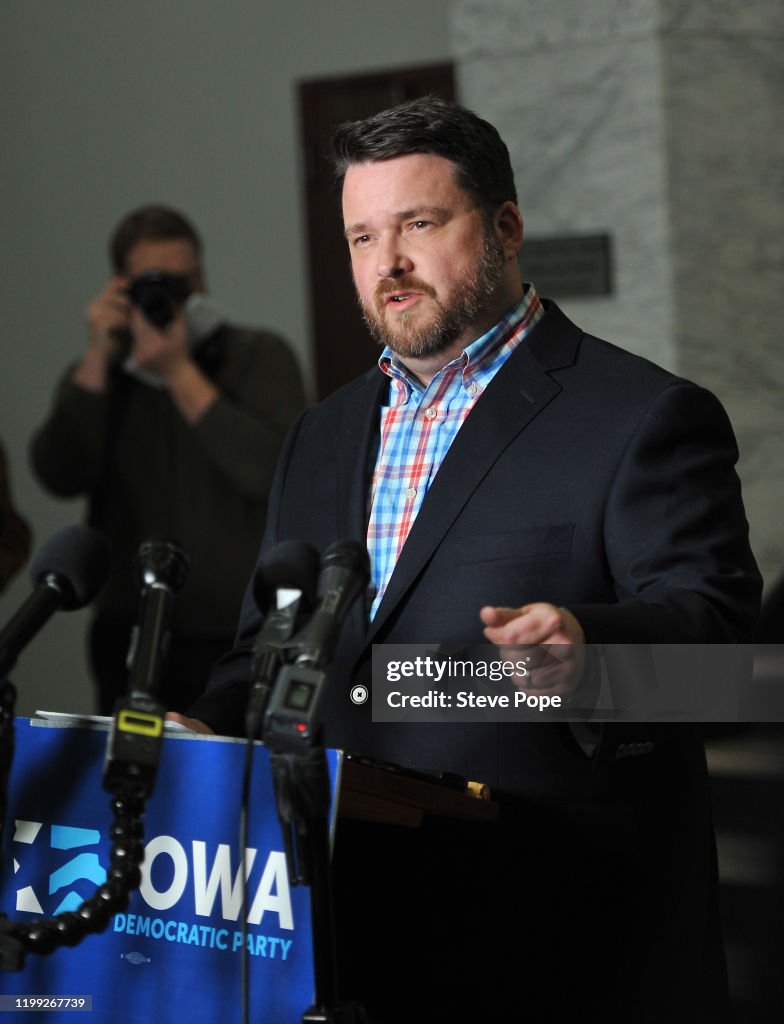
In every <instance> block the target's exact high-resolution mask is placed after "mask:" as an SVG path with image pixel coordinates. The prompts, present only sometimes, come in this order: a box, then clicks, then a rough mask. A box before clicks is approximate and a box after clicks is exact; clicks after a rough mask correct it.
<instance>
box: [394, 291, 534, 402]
mask: <svg viewBox="0 0 784 1024" xmlns="http://www.w3.org/2000/svg"><path fill="white" fill-rule="evenodd" d="M523 287H524V289H525V291H524V294H523V297H522V299H521V300H520V301H519V302H518V303H516V304H515V305H514V306H513V307H512V308H511V309H510V310H509V311H508V312H507V313H506V314H505V315H504V316H503V317H502V318H501V319H500V320H499V321H498V323H497V324H494V326H493V327H491V328H490V330H489V331H486V332H485V333H484V334H483V335H482V336H481V337H479V338H477V339H476V341H472V342H471V344H470V345H466V347H465V348H464V349H463V351H462V352H461V353H460V355H459V356H456V357H455V358H454V359H452V360H451V361H450V362H449V363H447V364H446V366H443V367H442V368H441V369H440V370H439V371H438V374H436V377H437V376H439V374H443V373H444V372H445V371H447V370H451V372H452V373H454V372H455V371H456V370H457V369H458V368H462V376H463V383H464V385H465V386H468V383H469V381H471V380H476V379H479V378H481V381H482V384H483V385H484V384H486V383H489V381H490V380H491V379H492V377H493V375H494V373H495V372H496V371H497V370H498V369H500V367H501V365H502V364H503V362H505V360H506V357H507V356H508V355H510V354H511V351H512V350H513V349H514V348H515V347H516V346H517V345H518V344H519V343H520V342H521V341H522V340H523V338H524V337H525V336H526V335H527V334H528V332H529V331H530V330H531V328H532V327H533V326H534V324H536V322H537V321H538V320H539V319H540V317H541V316H542V315H543V314H544V308H543V306H542V303H541V300H540V299H539V296H538V295H537V293H536V289H535V288H534V286H533V285H532V284H525V285H524V286H523ZM378 365H379V368H380V369H381V370H382V372H383V373H385V374H386V375H387V376H388V377H390V378H391V381H390V383H391V385H392V387H391V388H390V392H391V397H392V399H393V404H397V402H401V401H407V399H408V396H409V395H410V394H411V391H412V390H413V391H418V392H422V391H423V390H424V389H423V387H422V382H421V381H420V380H419V379H418V378H417V377H415V376H414V374H412V373H411V371H410V370H409V369H408V368H407V367H406V365H405V364H404V363H403V362H401V360H400V358H399V357H398V356H397V355H396V354H395V353H394V352H393V351H392V349H391V348H389V346H388V345H387V346H385V348H384V350H383V352H382V353H381V355H380V356H379V358H378ZM434 379H435V378H434Z"/></svg>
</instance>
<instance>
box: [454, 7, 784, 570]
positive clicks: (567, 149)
mask: <svg viewBox="0 0 784 1024" xmlns="http://www.w3.org/2000/svg"><path fill="white" fill-rule="evenodd" d="M451 30H452V48H453V52H454V54H455V60H456V64H457V69H458V83H459V92H460V97H461V100H462V101H463V102H464V103H465V104H466V105H467V106H469V107H472V108H473V109H475V110H476V111H477V112H478V113H480V114H482V116H484V117H487V118H488V120H490V121H492V122H493V123H494V124H495V125H496V126H497V127H498V128H499V130H500V132H501V134H502V135H503V137H504V139H505V140H506V142H507V144H508V145H509V149H510V152H511V155H512V162H513V165H514V167H515V173H516V175H517V182H518V191H519V195H520V205H521V208H522V210H523V215H524V217H525V220H526V231H527V234H528V236H529V238H534V237H551V236H558V235H562V236H568V235H580V234H598V233H608V234H610V235H611V237H612V245H613V272H614V290H613V293H612V294H611V295H609V296H597V297H591V298H581V299H576V298H572V297H570V296H567V295H564V296H558V295H554V296H553V297H554V298H556V299H558V300H559V302H560V303H561V305H562V306H563V308H564V309H565V311H566V312H567V313H568V314H569V315H570V316H571V317H572V318H573V319H575V320H576V321H577V322H578V323H580V324H581V325H582V326H584V327H585V328H586V329H588V330H591V331H592V332H594V333H596V334H599V335H601V336H603V337H605V338H607V339H609V340H611V341H615V342H617V343H618V344H621V345H623V346H624V347H626V348H630V349H632V350H633V351H636V352H639V353H640V354H642V355H645V356H647V357H648V358H651V359H653V360H655V361H656V362H659V363H661V364H662V365H664V366H667V367H668V368H670V369H673V370H675V371H676V372H679V373H682V374H684V375H685V376H688V377H691V378H692V379H694V380H697V381H699V382H700V383H702V384H705V385H706V386H707V387H710V388H711V389H712V390H714V391H715V392H716V393H717V394H718V395H719V397H720V398H721V399H722V401H723V402H724V404H725V406H726V408H727V410H728V412H729V414H730V417H731V419H732V421H733V424H734V426H735V429H736V433H737V435H738V440H739V444H740V448H741V459H740V462H739V472H740V475H741V479H742V482H743V487H744V495H745V498H746V506H747V511H748V516H749V521H750V525H751V535H752V543H753V546H754V550H755V553H756V555H757V558H758V560H759V562H760V567H761V568H762V570H763V574H764V575H765V578H766V583H768V584H770V583H771V582H772V581H773V579H774V578H775V577H776V576H777V575H778V573H779V572H780V571H782V570H784V521H782V517H781V514H780V511H779V510H780V508H781V507H782V504H784V401H782V397H783V396H784V352H782V348H781V345H780V344H779V334H780V326H779V325H780V324H781V323H782V322H784V274H782V271H783V270H784V244H782V239H783V238H784V188H782V185H784V170H783V169H784V159H783V158H784V115H783V113H782V111H784V47H782V41H783V40H784V6H783V5H781V3H780V2H778V0H751V2H748V3H744V4H743V5H741V4H737V3H735V2H734V0H733V2H730V0H691V2H688V0H591V3H590V4H586V3H584V2H581V0H456V3H455V5H454V9H453V16H452V26H451ZM523 266H525V250H523Z"/></svg>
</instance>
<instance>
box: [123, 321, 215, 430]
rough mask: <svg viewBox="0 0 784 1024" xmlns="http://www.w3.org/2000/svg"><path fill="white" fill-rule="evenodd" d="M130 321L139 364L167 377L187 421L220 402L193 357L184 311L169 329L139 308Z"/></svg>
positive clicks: (162, 376) (172, 393) (167, 382)
mask: <svg viewBox="0 0 784 1024" xmlns="http://www.w3.org/2000/svg"><path fill="white" fill-rule="evenodd" d="M130 322H131V330H132V331H133V337H134V343H133V349H132V350H131V355H132V356H133V358H134V361H135V362H136V365H137V366H139V367H142V368H143V369H145V370H149V371H150V372H151V373H156V374H157V375H158V376H159V377H160V378H161V380H163V382H164V384H165V385H166V387H167V388H168V389H169V394H170V395H171V397H172V400H173V401H174V404H175V405H176V406H177V408H178V409H179V410H180V413H181V415H182V417H183V419H184V420H185V422H186V423H188V424H190V425H191V426H193V425H194V424H195V423H198V421H199V420H200V419H201V418H202V416H203V415H204V414H205V413H206V412H207V410H208V409H209V408H210V407H211V406H212V405H213V404H214V403H215V402H216V401H217V399H218V395H219V392H218V389H217V388H216V387H215V385H214V384H213V383H212V381H211V380H209V378H207V377H205V375H204V374H203V373H202V372H201V370H200V369H199V367H198V366H197V365H196V363H195V361H194V360H193V358H192V356H191V350H190V344H189V340H188V325H187V323H186V320H185V316H184V315H183V313H182V312H179V311H178V312H177V313H176V314H175V317H174V319H173V320H172V322H171V323H170V324H169V326H168V327H166V328H165V330H161V329H159V328H158V327H154V326H153V325H152V324H151V323H149V321H147V320H146V319H145V317H144V316H143V315H142V313H141V311H140V310H138V309H135V308H132V309H131V315H130Z"/></svg>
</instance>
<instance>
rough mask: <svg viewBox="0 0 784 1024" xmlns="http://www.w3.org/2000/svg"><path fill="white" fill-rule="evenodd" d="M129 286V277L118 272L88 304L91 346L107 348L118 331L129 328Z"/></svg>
mask: <svg viewBox="0 0 784 1024" xmlns="http://www.w3.org/2000/svg"><path fill="white" fill-rule="evenodd" d="M127 287H128V278H127V277H124V276H122V275H121V274H116V275H115V276H114V277H113V278H112V279H111V280H110V281H109V282H108V284H107V285H106V286H105V287H104V288H103V289H102V291H100V292H99V293H98V295H96V297H95V298H94V299H93V300H92V302H91V303H90V304H89V305H88V307H87V340H88V342H89V344H90V345H91V346H93V347H96V348H99V349H101V348H106V346H107V343H108V342H113V341H114V337H113V335H114V334H115V333H116V332H118V331H127V330H128V328H129V322H128V317H129V315H130V311H131V301H130V299H129V298H128V296H127V294H126V289H127ZM115 345H116V342H115Z"/></svg>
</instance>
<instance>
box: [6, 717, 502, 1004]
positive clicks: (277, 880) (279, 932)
mask: <svg viewBox="0 0 784 1024" xmlns="http://www.w3.org/2000/svg"><path fill="white" fill-rule="evenodd" d="M15 733H16V735H15V740H16V749H15V755H14V759H13V763H12V766H11V773H10V779H9V784H8V811H7V815H6V821H5V823H4V829H3V837H2V868H1V873H0V910H1V911H2V912H3V913H5V914H6V915H7V916H8V917H10V918H13V919H16V920H28V919H29V920H32V919H33V918H36V917H52V916H55V915H57V914H59V913H61V912H63V911H66V910H73V909H75V908H76V907H78V906H79V905H80V904H81V902H82V901H83V900H84V899H87V898H88V897H90V896H91V895H92V894H93V892H94V891H95V888H96V886H97V885H100V884H101V883H102V881H103V880H104V878H105V874H106V866H107V864H108V856H109V850H110V847H111V843H110V838H109V836H108V827H109V825H110V823H111V812H110V796H109V794H108V793H106V792H105V791H104V789H103V788H102V769H103V759H104V755H105V752H106V742H107V736H108V733H107V730H106V728H105V727H104V728H97V727H89V728H88V727H83V726H81V727H80V726H69V727H53V726H51V725H45V724H42V723H40V722H38V721H37V720H29V719H17V721H16V728H15ZM244 747H245V743H244V741H241V740H232V739H228V738H223V737H203V736H196V735H194V734H190V733H171V734H167V735H166V737H165V739H164V742H163V751H162V755H161V760H160V764H159V769H158V776H157V780H156V783H155V790H154V792H153V794H152V796H151V798H150V799H149V800H148V802H147V807H146V810H145V815H144V833H145V834H144V841H145V861H144V865H143V868H142V882H141V885H140V886H139V889H138V890H137V891H136V892H134V894H133V897H132V899H131V902H130V905H129V907H128V908H127V911H126V912H125V913H121V914H116V915H115V917H114V918H113V919H112V921H111V922H110V924H109V926H108V928H107V929H106V930H105V931H104V932H102V933H99V934H95V935H89V936H88V937H86V938H85V939H84V940H83V941H82V942H81V943H80V944H79V945H77V946H75V947H73V948H67V947H63V948H60V949H58V950H56V951H55V952H54V953H52V954H50V955H48V956H34V955H28V957H27V959H26V962H25V966H24V969H23V970H22V971H19V972H0V1006H1V1007H2V1009H3V1010H5V1009H11V1010H13V1009H14V1008H16V1009H18V1010H19V1011H20V1012H24V1011H26V1010H28V1009H31V1008H35V1007H34V1006H31V1005H30V1004H29V1002H27V1003H25V1002H24V1001H25V1000H28V1001H29V1000H30V999H35V1000H41V999H46V1000H50V1003H49V1004H48V1005H46V1006H44V1005H43V1004H41V1003H40V1002H39V1003H38V1004H37V1008H39V1009H46V1011H47V1017H46V1018H45V1019H46V1020H47V1021H48V1022H59V1021H63V1022H65V1021H68V1022H71V1024H73V1021H74V1013H79V1012H85V1013H89V1017H88V1018H87V1019H89V1020H90V1021H91V1022H92V1024H141V1022H149V1021H156V1022H158V1021H169V1020H188V1021H191V1022H193V1024H200V1022H204V1024H208V1022H209V1024H213V1022H214V1021H218V1020H226V1019H231V1017H232V1015H236V1008H237V1007H238V1006H239V1000H240V986H241V969H242V965H241V952H242V949H243V929H242V921H241V916H240V914H241V907H242V888H241V875H240V867H241V858H240V852H239V841H238V839H239V836H238V833H239V825H238V822H239V812H240V795H241V776H242V761H243V757H244ZM256 748H257V749H256V750H255V752H254V771H253V779H252V790H251V805H250V819H249V828H248V839H247V844H246V851H245V865H246V875H247V902H246V909H247V927H246V943H247V957H248V964H249V968H248V970H249V974H248V977H249V990H250V997H249V1018H250V1021H251V1022H269V1024H287V1022H289V1021H290V1022H291V1024H299V1022H300V1020H301V1016H302V1013H303V1012H304V1010H305V1009H306V1008H307V1007H308V1005H309V1004H310V1003H311V1001H312V998H313V949H312V934H311V918H310V894H309V890H308V888H307V887H303V886H292V885H290V884H289V879H288V875H287V867H286V861H285V856H284V853H283V851H282V843H281V833H280V824H279V821H278V817H277V809H276V804H275V798H274V792H273V785H272V779H271V775H270V769H269V758H268V754H267V750H266V748H265V747H264V746H262V745H261V744H256ZM327 760H328V766H329V771H330V778H331V783H332V793H333V827H334V825H335V822H336V821H337V820H338V819H340V818H341V817H346V818H350V819H354V820H366V821H374V822H390V823H395V824H398V825H400V824H403V825H406V826H408V827H411V828H416V827H418V825H419V824H420V823H421V821H422V819H423V817H425V816H426V815H446V816H449V817H455V818H464V817H465V818H475V819H476V820H481V821H488V822H490V821H492V820H493V818H494V817H495V813H496V808H495V805H494V804H493V803H492V801H489V800H485V799H478V798H476V797H475V796H471V795H467V794H466V793H463V792H458V791H457V790H455V789H450V788H448V787H445V786H443V785H439V784H435V783H433V782H431V781H429V780H428V779H427V778H426V777H420V778H415V777H410V776H408V775H407V774H405V773H404V772H402V771H400V770H399V769H392V768H389V767H380V766H375V765H372V764H367V763H363V762H362V761H357V760H355V759H353V758H350V757H344V756H343V755H342V753H341V752H339V751H334V750H330V751H327ZM335 811H337V814H336V813H335ZM15 1000H22V1002H21V1003H15ZM58 1000H59V1001H60V1003H59V1005H58V1002H57V1001H58ZM65 1000H71V1002H69V1003H66V1002H65ZM80 1001H81V1004H80ZM66 1014H67V1016H66ZM9 1019H14V1018H9ZM76 1019H77V1020H78V1017H77V1018H76Z"/></svg>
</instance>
